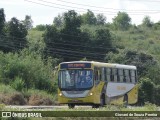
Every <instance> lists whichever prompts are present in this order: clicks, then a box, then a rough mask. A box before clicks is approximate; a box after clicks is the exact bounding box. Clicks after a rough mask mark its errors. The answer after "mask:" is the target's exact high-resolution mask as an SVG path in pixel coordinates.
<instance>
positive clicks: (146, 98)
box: [138, 78, 155, 104]
mask: <svg viewBox="0 0 160 120" xmlns="http://www.w3.org/2000/svg"><path fill="white" fill-rule="evenodd" d="M154 89H155V85H154V83H153V82H152V81H151V79H149V78H142V79H141V80H140V87H139V95H138V99H139V100H138V102H139V103H141V104H144V103H145V102H151V103H153V102H154Z"/></svg>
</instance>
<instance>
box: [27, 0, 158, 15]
mask: <svg viewBox="0 0 160 120" xmlns="http://www.w3.org/2000/svg"><path fill="white" fill-rule="evenodd" d="M25 1H27V2H31V3H34V4H39V5H43V6H47V7H52V8H58V9H65V10H71V9H67V8H64V7H57V6H53V5H48V4H43V3H38V2H33V1H30V0H25ZM39 1H40V0H39ZM52 4H55V3H52ZM55 5H56V4H55ZM57 5H58V4H57ZM59 6H64V5H59ZM68 7H69V6H68ZM72 7H73V6H70V8H72ZM74 8H75V7H74ZM76 9H80V8H76ZM82 9H84V8H82ZM86 10H87V9H85V11H86ZM76 11H78V12H85V11H80V10H76ZM92 11H94V13H99V12H101V13H106V14H107V15H117V12H113V11H99V10H92ZM95 11H99V12H95ZM159 11H160V10H159ZM159 11H157V10H156V11H152V12H149V11H146V12H141V13H140V12H139V13H135V12H134V11H133V13H130V15H145V13H152V14H157V13H159Z"/></svg>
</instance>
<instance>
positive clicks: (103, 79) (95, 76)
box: [58, 61, 138, 108]
mask: <svg viewBox="0 0 160 120" xmlns="http://www.w3.org/2000/svg"><path fill="white" fill-rule="evenodd" d="M137 100H138V85H137V68H136V66H131V65H121V64H112V63H102V62H94V61H73V62H62V63H60V64H59V68H58V102H59V104H68V106H69V108H74V107H75V105H92V107H93V108H97V107H99V106H104V105H106V104H124V103H126V104H135V103H136V102H137Z"/></svg>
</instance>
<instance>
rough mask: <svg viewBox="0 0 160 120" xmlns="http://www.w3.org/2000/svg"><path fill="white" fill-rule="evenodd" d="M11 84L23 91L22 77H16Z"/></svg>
mask: <svg viewBox="0 0 160 120" xmlns="http://www.w3.org/2000/svg"><path fill="white" fill-rule="evenodd" d="M11 86H12V87H13V88H14V89H16V90H18V91H22V90H23V88H24V81H23V80H22V78H19V77H16V78H15V80H14V81H13V82H12V83H11Z"/></svg>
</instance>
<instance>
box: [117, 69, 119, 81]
mask: <svg viewBox="0 0 160 120" xmlns="http://www.w3.org/2000/svg"><path fill="white" fill-rule="evenodd" d="M117 82H120V69H117Z"/></svg>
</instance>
